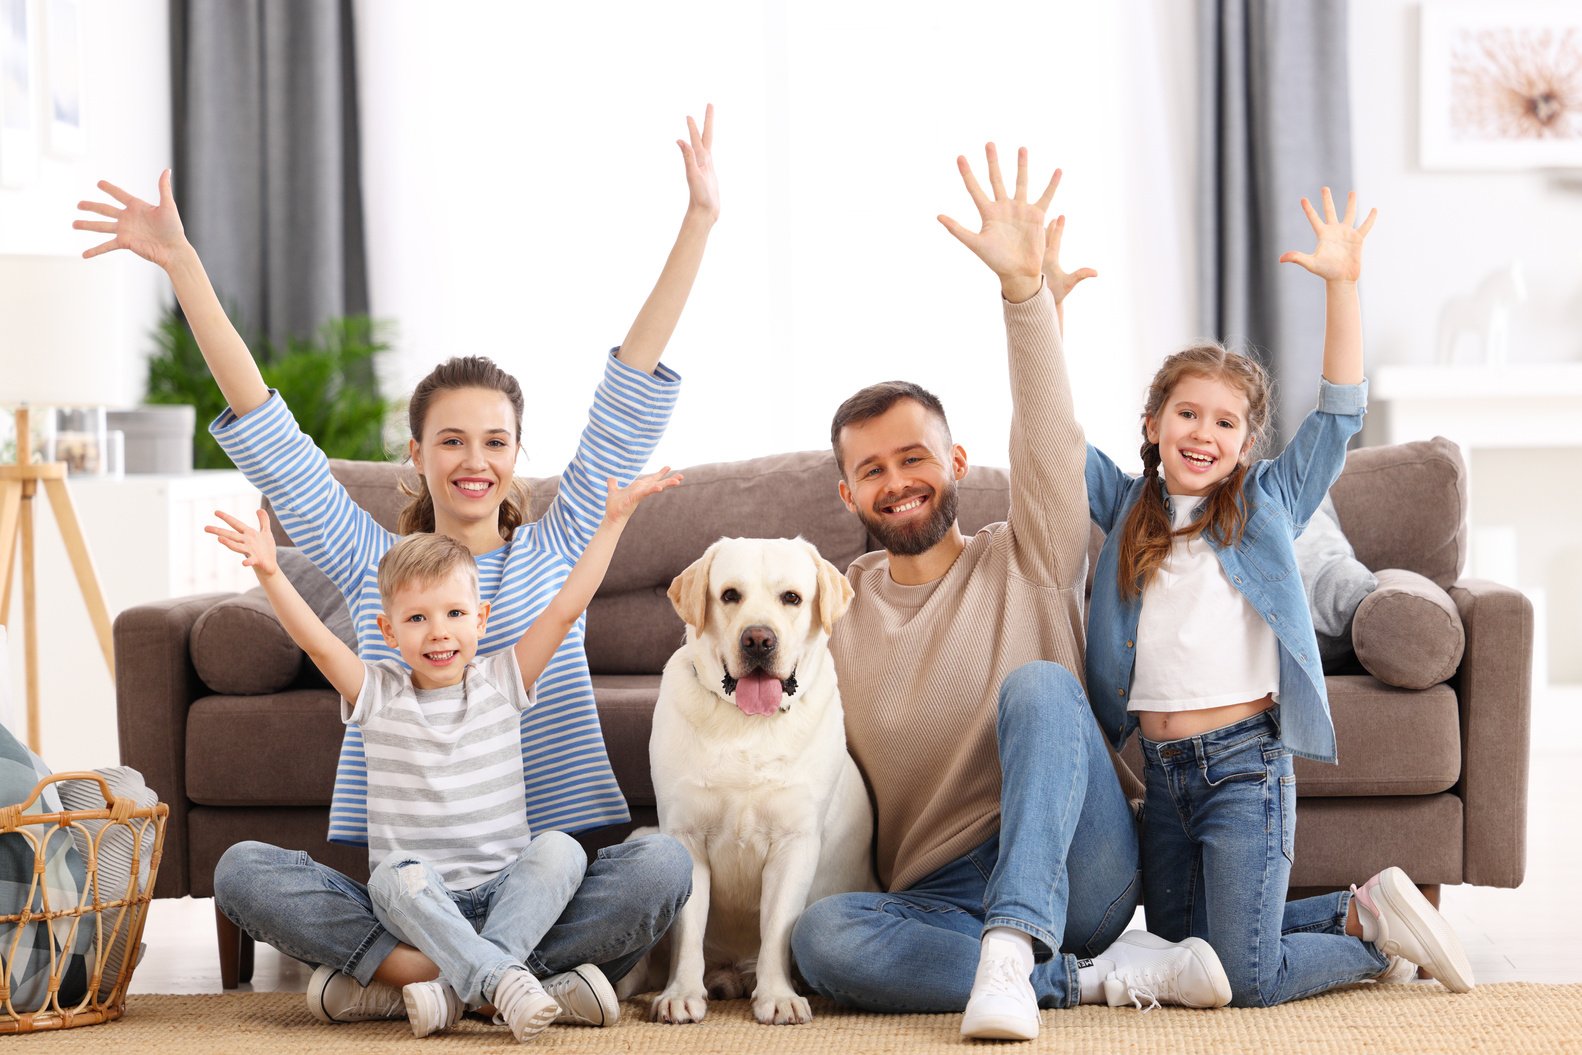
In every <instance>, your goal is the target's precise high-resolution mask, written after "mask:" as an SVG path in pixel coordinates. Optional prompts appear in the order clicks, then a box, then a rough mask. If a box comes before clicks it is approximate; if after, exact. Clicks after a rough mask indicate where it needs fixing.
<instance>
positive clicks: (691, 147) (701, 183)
mask: <svg viewBox="0 0 1582 1055" xmlns="http://www.w3.org/2000/svg"><path fill="white" fill-rule="evenodd" d="M676 146H678V147H680V148H681V157H682V159H683V160H684V161H685V162H686V166H687V191H688V193H689V194H690V196H691V197H690V200H689V201H688V202H687V211H688V212H690V213H694V214H696V215H698V216H699V217H701V218H703V219H706V220H708V221H709V223H711V224H712V223H713V222H714V221H715V220H717V219H719V215H720V183H719V179H718V177H717V175H716V173H715V171H714V104H713V103H709V104H708V106H706V107H705V108H704V110H703V131H702V132H699V131H698V123H697V122H696V121H694V120H693V119H692V117H691V116H690V115H689V116H688V117H687V139H678V140H676Z"/></svg>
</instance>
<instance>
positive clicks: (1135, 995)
mask: <svg viewBox="0 0 1582 1055" xmlns="http://www.w3.org/2000/svg"><path fill="white" fill-rule="evenodd" d="M1097 958H1099V959H1104V960H1109V961H1110V962H1111V963H1113V964H1114V965H1115V966H1114V967H1113V968H1112V969H1111V970H1110V973H1109V974H1108V975H1107V976H1105V979H1104V1002H1105V1003H1107V1004H1109V1005H1110V1006H1111V1007H1123V1006H1125V1005H1126V1004H1131V1005H1133V1006H1134V1007H1137V1008H1139V1009H1141V1010H1143V1011H1152V1010H1153V1009H1154V1008H1156V1007H1158V1006H1159V1005H1160V1004H1176V1005H1179V1006H1181V1007H1224V1006H1225V1005H1226V1004H1228V1003H1230V979H1229V978H1227V977H1225V968H1223V967H1221V966H1220V962H1219V956H1218V954H1216V953H1215V952H1214V949H1213V948H1212V947H1211V946H1210V945H1209V943H1208V942H1206V941H1204V940H1203V939H1202V938H1188V939H1186V940H1185V941H1181V942H1173V941H1166V940H1165V939H1164V938H1161V937H1159V936H1158V935H1157V934H1150V933H1149V932H1148V931H1145V930H1129V931H1127V932H1126V933H1125V934H1122V935H1121V936H1120V937H1119V938H1117V939H1115V944H1114V945H1111V946H1110V947H1109V948H1108V949H1106V950H1105V951H1104V952H1102V953H1100V954H1099V956H1098V957H1097ZM1144 1000H1147V1001H1148V1006H1147V1007H1143V1001H1144Z"/></svg>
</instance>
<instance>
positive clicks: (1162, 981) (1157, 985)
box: [1113, 968, 1170, 1015]
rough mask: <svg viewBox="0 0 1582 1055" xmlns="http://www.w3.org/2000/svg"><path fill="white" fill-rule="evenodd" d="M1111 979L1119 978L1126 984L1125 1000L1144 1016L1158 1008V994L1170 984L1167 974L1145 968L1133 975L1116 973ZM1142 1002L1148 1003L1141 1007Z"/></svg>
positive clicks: (1130, 973) (1131, 973)
mask: <svg viewBox="0 0 1582 1055" xmlns="http://www.w3.org/2000/svg"><path fill="white" fill-rule="evenodd" d="M1113 977H1119V978H1120V979H1121V981H1123V982H1125V983H1126V997H1127V999H1129V1000H1130V1001H1131V1002H1132V1006H1133V1007H1135V1008H1136V1009H1137V1010H1139V1011H1141V1012H1142V1013H1143V1014H1145V1015H1146V1014H1147V1013H1148V1012H1150V1011H1152V1010H1154V1009H1155V1008H1157V1007H1158V1006H1159V993H1160V991H1161V990H1165V989H1166V988H1167V987H1168V986H1169V984H1170V977H1169V975H1168V974H1167V973H1164V972H1160V971H1157V970H1154V969H1153V968H1147V969H1144V970H1140V971H1137V972H1135V973H1133V972H1130V971H1128V972H1125V973H1124V974H1123V973H1121V972H1119V971H1117V972H1115V974H1114V975H1113ZM1144 1000H1147V1001H1148V1006H1147V1007H1144V1006H1143V1001H1144Z"/></svg>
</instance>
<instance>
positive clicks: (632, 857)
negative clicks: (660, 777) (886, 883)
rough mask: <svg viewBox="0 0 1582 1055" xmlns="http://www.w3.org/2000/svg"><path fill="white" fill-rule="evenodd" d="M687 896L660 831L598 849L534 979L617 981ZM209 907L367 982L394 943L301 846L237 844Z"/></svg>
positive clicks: (364, 896) (678, 864) (544, 943)
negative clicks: (575, 975)
mask: <svg viewBox="0 0 1582 1055" xmlns="http://www.w3.org/2000/svg"><path fill="white" fill-rule="evenodd" d="M691 892H692V858H691V857H690V856H689V855H688V854H687V851H686V849H685V848H684V847H682V845H681V844H680V843H678V842H676V841H675V840H674V839H672V838H670V837H669V836H667V835H651V836H648V837H647V838H643V839H634V840H632V841H631V842H624V843H617V844H616V845H614V846H607V847H605V848H604V849H602V850H600V851H599V853H598V855H597V856H596V857H595V858H594V859H593V861H592V862H591V863H589V864H588V869H587V872H586V874H585V875H584V876H583V879H582V885H581V886H580V887H579V888H578V889H577V892H576V894H575V895H573V896H572V899H571V903H570V904H568V905H567V906H566V908H565V911H563V912H562V913H561V914H560V917H559V918H558V919H557V920H555V922H554V925H553V926H551V927H550V928H549V931H548V933H546V934H545V935H544V936H543V939H542V940H541V941H540V942H539V943H538V946H537V948H535V949H533V950H532V951H530V952H529V953H528V954H527V956H526V957H524V959H525V961H526V966H527V969H528V970H530V971H532V972H533V973H534V974H535V975H538V976H539V977H540V978H542V977H545V976H547V975H551V974H557V973H559V972H561V971H565V970H569V969H571V968H572V967H575V966H577V965H578V964H581V963H592V964H595V965H597V966H598V968H599V969H600V970H601V971H603V972H604V974H605V975H606V976H608V977H609V979H610V980H611V981H615V980H617V979H619V978H620V977H621V976H622V975H624V974H626V972H627V971H630V970H631V969H632V966H633V965H634V964H635V963H637V961H638V960H640V959H641V958H642V957H643V954H644V953H646V952H647V951H648V950H649V949H651V948H653V946H654V943H655V942H657V941H658V940H659V939H660V937H661V936H663V935H664V933H665V931H666V930H667V929H669V927H670V921H671V920H672V919H674V918H675V915H676V913H677V912H679V911H680V910H681V906H682V905H684V904H686V901H687V896H688V895H689V894H690V893H691ZM214 901H215V905H216V906H217V907H218V908H219V909H220V911H221V912H224V913H225V915H226V916H227V917H229V918H230V920H231V922H232V923H235V924H236V925H237V926H238V927H240V928H241V929H242V930H244V931H246V932H247V933H248V934H249V935H250V936H251V937H253V938H255V939H256V940H258V941H261V942H264V943H265V944H267V945H273V946H274V947H275V948H277V949H279V950H280V951H281V952H283V953H285V954H286V955H287V956H292V957H295V958H296V959H298V960H301V961H303V962H304V963H311V964H328V965H329V966H331V967H334V968H336V969H337V970H339V971H341V972H342V973H344V974H347V975H350V976H351V977H352V978H355V979H356V980H357V981H358V982H359V983H361V984H363V985H367V984H368V983H369V982H370V981H372V980H373V976H374V972H375V971H377V970H378V969H379V965H380V964H382V963H383V962H384V961H385V957H387V956H389V955H390V953H391V951H392V950H393V949H395V947H396V946H397V945H398V944H400V939H399V938H397V937H396V936H395V935H394V934H392V933H390V930H389V929H388V928H387V927H386V926H385V925H384V924H383V923H380V922H379V919H378V917H377V916H376V915H375V914H374V908H373V902H372V900H371V899H370V897H369V894H368V888H367V887H366V886H364V885H363V884H361V883H359V882H357V881H355V880H353V879H351V878H349V877H347V876H345V875H343V874H341V873H340V872H337V871H336V870H335V869H333V868H330V867H328V866H327V865H322V864H319V863H318V862H317V861H315V860H313V859H312V858H311V857H309V856H308V855H307V854H306V853H304V852H302V851H301V850H284V849H281V848H280V847H278V846H270V845H268V844H267V843H258V842H243V843H237V844H236V845H235V846H232V847H231V848H230V849H229V850H227V851H225V853H224V855H223V856H221V858H220V861H219V863H218V864H217V865H215V867H214Z"/></svg>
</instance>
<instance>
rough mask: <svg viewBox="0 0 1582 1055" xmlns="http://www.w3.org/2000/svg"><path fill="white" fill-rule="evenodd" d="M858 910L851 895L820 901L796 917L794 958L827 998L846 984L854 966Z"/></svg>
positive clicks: (806, 978) (792, 952) (807, 979)
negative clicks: (855, 924) (850, 961)
mask: <svg viewBox="0 0 1582 1055" xmlns="http://www.w3.org/2000/svg"><path fill="white" fill-rule="evenodd" d="M855 922H856V908H855V906H854V905H853V904H852V903H851V899H850V896H849V895H845V894H832V895H830V896H829V897H825V898H820V899H819V900H817V901H815V902H813V904H811V905H809V906H808V907H807V908H805V909H803V910H802V914H801V915H800V916H798V917H797V921H796V926H794V927H793V928H792V929H791V958H792V959H793V960H795V961H796V965H797V970H799V971H800V972H801V973H802V977H803V979H804V980H805V981H806V982H807V984H808V985H810V986H812V987H813V988H814V989H815V990H817V991H818V992H820V993H822V994H824V995H825V996H829V995H831V989H832V988H839V987H841V986H842V985H843V984H844V980H845V979H846V977H847V975H848V973H849V972H850V970H851V966H852V965H851V964H850V963H848V960H849V959H850V958H851V956H850V953H851V950H852V949H853V948H854V946H855V945H856V944H857V943H856V942H854V941H853V936H852V926H853V924H854V923H855Z"/></svg>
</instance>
